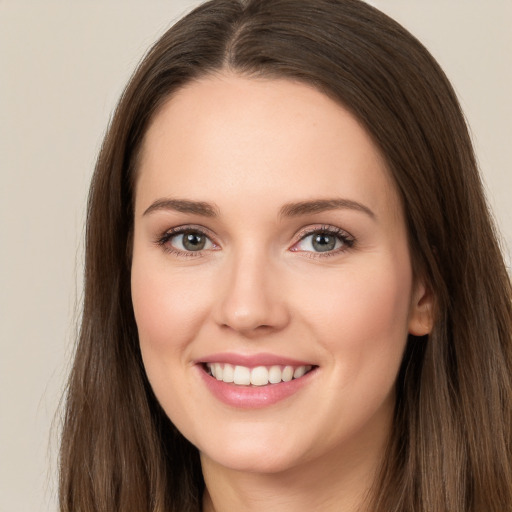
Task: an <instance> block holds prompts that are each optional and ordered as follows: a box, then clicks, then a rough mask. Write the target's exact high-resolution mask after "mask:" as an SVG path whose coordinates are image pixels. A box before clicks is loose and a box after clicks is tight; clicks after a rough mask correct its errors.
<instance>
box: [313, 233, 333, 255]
mask: <svg viewBox="0 0 512 512" xmlns="http://www.w3.org/2000/svg"><path fill="white" fill-rule="evenodd" d="M335 245H336V237H334V236H331V235H326V234H325V233H319V234H317V235H315V236H314V238H313V248H314V249H315V251H318V252H325V251H332V250H333V249H334V247H335Z"/></svg>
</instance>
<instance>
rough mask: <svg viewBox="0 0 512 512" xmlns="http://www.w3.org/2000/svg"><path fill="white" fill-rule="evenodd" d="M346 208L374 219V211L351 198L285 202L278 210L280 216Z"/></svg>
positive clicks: (296, 215)
mask: <svg viewBox="0 0 512 512" xmlns="http://www.w3.org/2000/svg"><path fill="white" fill-rule="evenodd" d="M339 209H348V210H356V211H359V212H363V213H365V214H366V215H368V216H369V217H371V218H372V219H375V213H373V212H372V210H370V208H368V207H367V206H365V205H364V204H361V203H358V202H357V201H352V200H351V199H341V198H334V199H315V200H312V201H300V202H298V203H287V204H285V205H284V206H283V207H282V208H281V211H280V215H281V217H298V216H299V215H308V214H314V213H322V212H326V211H329V210H339Z"/></svg>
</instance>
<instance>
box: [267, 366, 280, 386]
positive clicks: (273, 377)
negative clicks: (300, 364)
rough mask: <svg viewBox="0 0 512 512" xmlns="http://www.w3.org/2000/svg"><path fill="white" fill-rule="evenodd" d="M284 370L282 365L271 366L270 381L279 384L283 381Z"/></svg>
mask: <svg viewBox="0 0 512 512" xmlns="http://www.w3.org/2000/svg"><path fill="white" fill-rule="evenodd" d="M282 373H283V372H282V371H281V367H280V366H271V367H270V370H269V371H268V381H269V382H270V383H271V384H277V383H279V382H281V377H282Z"/></svg>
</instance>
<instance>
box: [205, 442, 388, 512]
mask: <svg viewBox="0 0 512 512" xmlns="http://www.w3.org/2000/svg"><path fill="white" fill-rule="evenodd" d="M379 448H380V449H379V450H378V451H375V452H374V453H372V454H371V456H370V454H369V453H368V451H366V450H363V451H362V452H361V451H359V452H356V453H354V450H349V452H351V453H347V451H343V453H341V450H335V451H332V452H331V453H330V454H329V455H328V456H327V457H325V456H324V457H322V458H321V460H309V461H306V462H304V463H303V464H300V465H297V466H295V467H293V468H290V469H287V470H286V471H282V472H279V473H271V474H264V473H263V474H262V473H250V472H244V471H237V470H233V469H230V468H226V467H223V466H221V465H219V464H217V463H216V462H215V461H213V460H211V459H209V458H208V457H207V456H205V455H203V454H202V455H201V463H202V467H203V475H204V479H205V484H206V490H205V495H204V500H203V512H229V511H232V510H237V511H238V512H261V511H262V510H269V511H276V512H277V511H278V512H292V511H293V512H296V511H297V510H321V511H322V512H331V511H332V512H334V511H336V512H365V511H366V510H368V509H367V501H368V498H369V497H370V492H371V487H372V485H373V483H374V481H375V476H376V474H377V471H378V468H379V465H380V461H381V459H382V454H383V451H384V445H381V446H380V447H379Z"/></svg>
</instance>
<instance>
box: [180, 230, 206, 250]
mask: <svg viewBox="0 0 512 512" xmlns="http://www.w3.org/2000/svg"><path fill="white" fill-rule="evenodd" d="M205 244H206V238H205V237H204V236H203V235H200V234H198V233H184V234H183V247H185V249H187V251H200V250H201V249H203V248H204V246H205Z"/></svg>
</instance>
